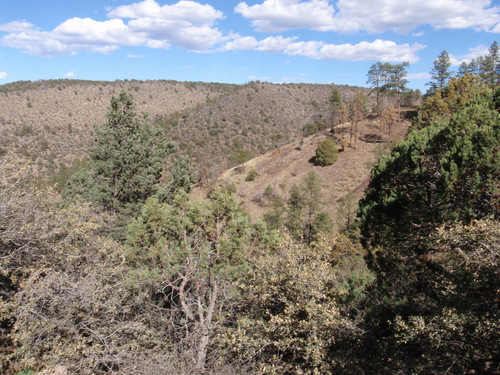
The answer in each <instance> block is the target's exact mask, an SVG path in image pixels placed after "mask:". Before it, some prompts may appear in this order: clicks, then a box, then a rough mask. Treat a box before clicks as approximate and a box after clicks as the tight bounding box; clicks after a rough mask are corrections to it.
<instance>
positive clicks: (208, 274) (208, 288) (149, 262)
mask: <svg viewBox="0 0 500 375" xmlns="http://www.w3.org/2000/svg"><path fill="white" fill-rule="evenodd" d="M273 241H274V240H273V238H270V237H268V236H267V230H266V229H265V227H262V226H261V225H260V224H258V225H251V224H250V222H249V219H248V216H247V215H246V214H245V213H244V212H243V211H242V210H241V208H240V207H239V205H238V203H237V202H236V199H235V197H234V196H233V195H230V194H228V193H227V192H226V191H225V190H223V189H222V188H220V187H217V188H216V189H215V190H214V191H213V192H212V194H211V195H210V200H209V201H208V202H198V201H189V200H188V199H187V196H186V195H185V194H179V195H178V196H176V199H175V201H174V203H173V204H172V205H169V204H165V203H163V204H162V203H160V202H159V201H158V199H157V198H154V197H153V198H150V199H149V200H148V201H147V202H146V204H145V205H144V207H143V209H142V213H141V216H140V217H139V218H138V219H136V220H133V221H132V222H131V224H130V226H129V236H128V244H129V246H130V251H129V253H128V259H129V262H131V264H132V266H133V267H134V269H135V270H134V271H133V274H132V276H133V277H134V278H135V279H136V280H137V282H139V283H143V282H150V283H153V284H154V285H157V288H158V290H161V291H162V292H161V294H162V296H163V299H164V303H166V304H169V305H170V306H171V307H170V309H171V311H172V312H173V314H174V315H173V321H172V324H174V327H175V328H176V330H177V335H178V338H179V339H181V338H182V339H183V340H184V342H185V343H186V345H189V346H190V347H191V348H193V349H194V353H195V355H194V358H193V360H194V362H195V363H196V368H197V370H198V371H199V370H202V369H203V368H204V366H205V362H206V357H207V353H208V345H209V341H210V340H211V338H212V337H213V335H214V330H215V327H216V325H215V322H217V321H218V320H219V319H222V318H223V316H224V315H223V314H224V312H225V309H226V308H227V307H228V306H229V301H230V300H231V298H232V296H233V292H234V291H233V288H234V284H233V283H234V282H236V281H237V280H239V279H240V278H241V277H242V275H244V274H245V273H246V272H248V270H249V269H250V263H249V261H248V258H249V255H250V254H252V253H253V252H255V251H259V248H260V247H262V246H267V245H268V244H270V243H272V242H273Z"/></svg>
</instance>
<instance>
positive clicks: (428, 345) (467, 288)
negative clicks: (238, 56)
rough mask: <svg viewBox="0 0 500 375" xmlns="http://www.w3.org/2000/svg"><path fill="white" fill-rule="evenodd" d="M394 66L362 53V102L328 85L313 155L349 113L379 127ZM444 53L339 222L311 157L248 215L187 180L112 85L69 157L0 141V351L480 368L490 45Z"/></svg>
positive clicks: (391, 114)
mask: <svg viewBox="0 0 500 375" xmlns="http://www.w3.org/2000/svg"><path fill="white" fill-rule="evenodd" d="M406 66H407V65H406V63H403V64H398V65H391V64H384V63H377V64H374V65H373V66H372V68H371V69H370V71H369V72H368V83H369V84H370V85H371V88H372V89H371V90H372V92H373V93H374V95H376V105H374V107H373V109H372V110H371V113H370V114H369V113H368V110H367V108H366V105H365V101H366V95H365V94H363V92H361V91H360V92H358V93H356V94H355V95H352V99H351V100H350V101H349V102H344V101H343V99H342V97H341V95H339V93H338V91H336V90H333V91H332V94H331V96H330V99H329V108H328V112H329V113H330V116H331V117H330V118H329V120H328V121H329V122H328V123H327V124H328V127H327V126H326V125H325V126H324V127H322V126H320V127H319V129H312V127H311V129H307V131H312V132H313V133H314V132H326V133H325V134H329V138H328V139H327V140H326V141H324V142H322V143H321V144H320V146H319V147H318V149H317V151H316V156H315V159H314V160H313V161H314V163H316V165H318V166H319V167H324V166H325V167H326V166H328V165H332V164H334V163H335V162H336V161H337V158H338V154H339V153H340V152H342V150H343V149H344V148H348V147H351V148H355V147H356V142H361V141H360V140H358V139H357V138H358V133H359V132H358V130H357V125H358V123H359V122H360V121H361V120H362V119H363V118H365V117H367V116H374V117H377V118H380V119H383V122H384V123H385V124H386V126H387V132H388V136H390V133H391V127H392V126H395V125H396V124H397V123H398V122H399V121H400V116H401V103H402V98H403V97H404V94H405V91H407V89H406V81H405V68H406ZM449 67H450V61H449V56H448V55H447V53H446V51H443V53H442V54H441V55H440V56H439V57H438V58H437V59H436V61H435V63H434V69H433V71H432V72H431V74H432V82H431V84H430V87H429V91H428V93H427V94H426V95H425V96H424V97H423V99H422V101H421V103H420V105H419V106H418V109H416V111H415V113H414V115H413V118H412V124H411V127H410V129H409V131H408V134H407V136H406V138H405V139H404V140H403V141H401V142H398V143H395V144H393V145H392V146H391V147H390V150H388V152H387V153H386V154H385V155H382V156H381V157H380V159H379V160H378V161H377V162H376V163H375V165H374V166H373V168H372V170H371V178H370V181H369V184H368V186H367V188H366V189H365V191H364V195H363V198H362V199H361V200H360V201H359V205H358V206H357V207H356V208H355V209H354V213H355V214H353V215H348V216H349V220H347V222H346V223H345V225H344V226H343V228H341V230H332V225H333V224H332V218H331V217H330V215H329V214H328V213H326V212H324V210H323V207H322V205H321V204H320V202H321V201H322V200H323V197H322V194H324V192H323V191H322V190H321V182H320V179H319V176H318V175H317V174H315V173H314V172H310V173H309V174H308V175H307V178H306V179H305V180H304V181H303V183H302V184H301V185H296V186H293V187H291V190H290V194H289V196H288V197H286V198H284V197H281V196H279V195H274V196H272V199H271V203H270V204H269V206H268V211H267V212H266V213H265V214H264V215H263V216H262V218H260V219H259V220H251V219H250V216H249V215H248V213H246V212H245V210H244V209H243V208H242V206H241V204H240V201H239V199H238V197H237V196H236V194H235V191H234V186H231V185H225V184H223V183H213V184H212V185H210V188H209V193H208V194H207V195H206V196H205V197H203V198H202V199H200V198H197V197H193V196H192V194H191V193H192V189H193V186H194V185H195V184H197V183H199V182H200V175H199V173H198V171H197V170H196V169H195V168H193V166H192V163H191V159H190V157H189V155H187V154H182V155H180V154H179V153H177V150H178V145H176V144H175V143H174V142H172V141H171V140H170V139H169V135H168V129H165V127H162V126H161V124H159V123H158V122H155V121H150V120H149V119H148V117H147V116H143V115H141V114H139V113H138V112H137V111H136V103H135V102H134V97H133V95H132V94H131V93H128V92H126V91H124V90H123V91H121V92H120V93H118V94H117V95H113V96H112V97H111V100H110V103H109V107H108V110H107V114H106V120H105V121H104V122H103V123H101V124H98V125H96V126H95V128H94V140H93V142H91V146H90V147H89V149H88V155H89V157H88V159H86V160H85V161H84V162H81V163H78V164H75V165H74V168H72V169H71V170H69V171H68V170H64V171H62V172H59V174H57V173H56V174H55V175H54V176H53V177H52V178H49V179H46V180H43V181H42V180H40V178H35V177H34V176H35V174H36V171H35V170H34V168H33V167H32V166H29V165H27V164H25V163H23V162H22V161H20V160H16V159H15V158H12V157H10V158H6V157H4V156H5V155H4V154H2V155H0V165H1V167H0V168H1V170H2V175H1V177H0V370H1V371H2V372H3V373H6V374H37V373H39V372H41V371H45V370H47V371H49V372H47V374H50V373H51V372H50V371H51V369H55V368H62V369H64V371H66V372H67V373H71V374H106V373H110V374H111V373H117V374H499V373H500V360H499V358H500V313H499V311H500V306H499V304H500V274H499V272H500V271H499V270H500V268H499V261H500V225H499V220H500V211H499V209H500V152H499V151H500V150H499V147H500V121H499V120H500V113H499V111H500V86H499V82H500V56H499V49H498V45H497V44H496V42H495V43H494V44H493V45H492V46H491V48H490V54H489V55H488V56H485V57H482V58H480V59H478V61H473V62H471V63H470V64H465V65H463V66H461V67H460V70H459V71H458V72H457V74H455V75H454V74H451V73H450V71H449ZM384 103H385V104H384ZM320 123H321V122H318V124H320ZM342 123H349V124H350V125H349V127H348V129H349V132H348V135H347V136H342V137H340V138H336V137H335V134H336V133H335V131H336V130H335V129H336V126H337V125H338V124H342ZM337 133H338V132H337ZM299 147H300V145H299ZM174 156H175V157H174ZM244 159H245V158H244ZM166 160H169V162H168V163H166V162H165V161H166ZM242 161H244V160H238V162H242ZM255 178H258V174H257V172H256V171H255V170H254V171H253V172H251V171H250V172H249V173H248V175H246V180H247V181H252V180H253V179H255ZM344 209H347V208H345V207H344ZM351 216H352V217H351Z"/></svg>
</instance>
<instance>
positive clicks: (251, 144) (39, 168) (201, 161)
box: [0, 80, 366, 181]
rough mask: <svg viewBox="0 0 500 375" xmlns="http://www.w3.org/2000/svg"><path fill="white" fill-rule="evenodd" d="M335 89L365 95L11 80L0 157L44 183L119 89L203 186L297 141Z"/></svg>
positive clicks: (261, 86)
mask: <svg viewBox="0 0 500 375" xmlns="http://www.w3.org/2000/svg"><path fill="white" fill-rule="evenodd" d="M334 87H335V88H336V89H338V90H339V92H340V93H341V95H342V97H343V99H344V101H348V100H350V98H352V96H353V95H354V94H355V93H356V92H357V91H359V90H366V89H361V88H352V87H347V86H334V85H316V84H271V83H261V82H251V83H249V84H246V85H230V84H218V83H199V82H176V81H135V80H131V81H115V82H94V81H77V80H56V81H39V82H17V83H13V84H8V85H3V86H0V109H1V110H0V155H3V156H2V157H4V158H16V159H18V160H20V161H22V162H23V163H24V164H26V165H31V166H32V167H33V169H34V170H36V172H37V173H38V174H40V175H41V176H45V177H46V176H49V175H51V174H52V173H54V172H55V171H56V170H57V169H58V168H59V167H60V165H61V163H64V164H65V165H66V166H69V165H71V164H72V163H73V162H74V161H75V160H77V159H83V158H85V157H86V156H87V153H86V150H87V149H88V147H89V146H90V145H91V142H92V139H93V125H95V124H100V123H102V122H103V121H105V115H106V111H107V107H108V105H109V102H110V99H111V96H113V95H116V94H118V93H119V92H120V91H121V90H126V91H128V92H130V93H132V94H133V95H134V98H135V104H136V107H137V112H138V113H141V114H147V115H148V116H149V118H150V120H151V121H153V122H157V123H159V124H161V125H162V126H164V128H165V130H166V133H167V136H168V138H169V139H171V140H173V141H175V142H176V143H177V144H178V146H179V150H180V152H182V153H187V154H190V155H192V156H193V162H194V165H195V167H196V168H197V169H198V170H200V171H201V172H202V173H201V175H202V178H203V179H204V180H208V181H210V180H213V178H215V177H217V176H218V175H219V174H220V173H221V172H222V171H224V170H225V169H227V168H229V167H231V166H233V165H234V164H237V163H238V161H239V159H238V152H240V154H241V153H242V152H243V154H244V155H246V156H247V157H248V156H251V155H260V154H263V153H265V152H267V151H269V150H272V149H275V148H277V147H281V146H283V145H285V144H288V143H290V142H293V141H295V140H297V139H299V138H300V137H301V135H302V130H301V129H302V127H303V126H304V125H306V124H307V123H310V122H315V121H319V122H327V121H328V98H329V96H330V94H331V92H332V89H333V88H334ZM240 156H241V155H240Z"/></svg>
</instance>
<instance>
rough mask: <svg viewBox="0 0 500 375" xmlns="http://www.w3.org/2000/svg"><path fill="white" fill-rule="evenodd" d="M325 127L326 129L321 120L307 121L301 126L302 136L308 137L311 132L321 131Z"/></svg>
mask: <svg viewBox="0 0 500 375" xmlns="http://www.w3.org/2000/svg"><path fill="white" fill-rule="evenodd" d="M325 129H326V126H325V124H324V123H323V122H319V121H316V122H309V123H307V124H305V125H304V126H303V127H302V135H303V136H304V137H309V136H311V135H313V134H316V133H319V132H322V131H323V130H325Z"/></svg>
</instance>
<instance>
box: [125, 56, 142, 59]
mask: <svg viewBox="0 0 500 375" xmlns="http://www.w3.org/2000/svg"><path fill="white" fill-rule="evenodd" d="M127 57H128V58H129V59H142V57H143V56H142V55H127Z"/></svg>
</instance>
